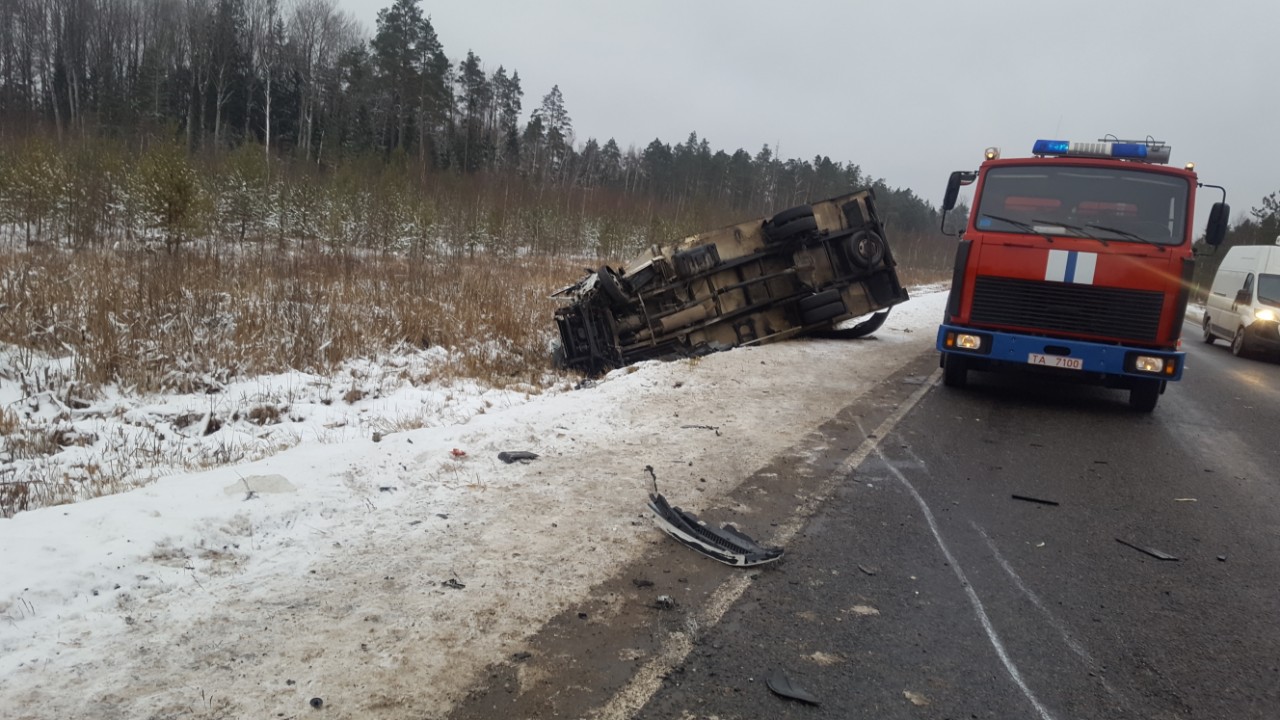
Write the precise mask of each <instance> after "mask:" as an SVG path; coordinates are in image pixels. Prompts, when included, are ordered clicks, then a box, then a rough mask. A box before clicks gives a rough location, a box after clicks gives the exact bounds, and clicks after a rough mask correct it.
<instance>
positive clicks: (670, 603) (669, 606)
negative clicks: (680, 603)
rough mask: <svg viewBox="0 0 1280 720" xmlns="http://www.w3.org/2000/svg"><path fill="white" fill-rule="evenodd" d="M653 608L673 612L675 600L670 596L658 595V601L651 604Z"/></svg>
mask: <svg viewBox="0 0 1280 720" xmlns="http://www.w3.org/2000/svg"><path fill="white" fill-rule="evenodd" d="M653 606H654V607H655V608H657V609H659V610H674V609H675V607H676V600H675V598H673V597H671V596H670V595H659V596H658V599H657V600H655V601H654V602H653Z"/></svg>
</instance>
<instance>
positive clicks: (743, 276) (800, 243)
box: [554, 190, 907, 375]
mask: <svg viewBox="0 0 1280 720" xmlns="http://www.w3.org/2000/svg"><path fill="white" fill-rule="evenodd" d="M895 265H896V264H895V263H894V260H893V254H892V252H890V250H889V246H888V244H887V243H886V242H885V239H884V226H883V224H882V223H881V221H880V218H879V217H878V216H877V215H876V210H875V202H874V196H873V194H872V192H871V191H870V190H863V191H860V192H856V193H853V194H851V195H845V196H841V197H837V198H832V199H830V200H823V201H821V202H815V203H813V204H811V205H802V206H800V207H795V208H791V209H790V210H784V211H783V212H780V213H778V214H777V215H774V216H773V217H771V218H768V219H759V220H752V221H750V222H745V223H741V224H738V225H731V226H729V227H725V228H721V229H719V230H712V231H709V232H704V233H699V234H697V235H693V236H691V237H687V238H685V239H683V240H681V241H680V242H678V243H676V244H675V245H671V246H662V247H658V246H654V247H653V248H651V250H650V251H649V252H648V253H647V254H645V255H644V256H642V257H640V258H637V259H636V260H634V261H633V262H632V263H631V264H629V265H627V266H626V267H625V268H622V269H620V270H615V269H614V268H610V267H608V266H604V267H601V268H600V269H599V270H598V271H596V272H592V273H589V274H588V275H587V276H586V277H584V278H583V279H582V280H581V281H579V282H578V283H576V284H574V285H571V286H569V287H567V288H564V289H563V290H560V291H559V292H557V293H555V297H557V298H562V299H566V300H569V301H571V302H570V304H567V305H565V306H564V307H561V308H560V309H558V310H557V311H556V314H555V317H556V324H557V325H558V326H559V330H560V345H559V347H558V348H557V349H556V351H555V358H554V360H555V364H556V365H557V366H559V367H562V368H568V369H574V370H580V371H582V372H585V373H589V374H593V375H594V374H599V373H602V372H605V371H607V370H609V369H611V368H616V367H621V366H623V365H627V364H630V363H633V362H637V361H640V360H649V359H655V358H671V357H688V356H694V355H704V354H707V353H710V352H714V351H717V350H727V349H729V348H732V347H736V346H740V345H758V344H762V343H767V342H775V341H778V340H784V339H787V338H792V337H797V336H800V335H823V336H828V337H830V336H834V337H844V338H856V337H862V336H864V335H868V334H870V333H872V332H875V330H876V329H878V328H879V327H880V325H881V324H882V323H883V322H884V320H885V316H886V315H887V314H888V308H889V307H890V306H892V305H895V304H897V303H900V302H903V301H904V300H906V299H907V292H906V290H905V289H903V287H902V285H901V283H900V282H899V281H898V275H897V272H896V271H895V270H894V268H895ZM864 315H870V317H868V318H867V319H865V320H863V321H862V322H859V323H857V324H855V325H854V326H853V327H849V328H843V329H836V326H837V325H838V324H840V323H843V322H844V321H846V320H849V319H851V318H858V317H861V316H864Z"/></svg>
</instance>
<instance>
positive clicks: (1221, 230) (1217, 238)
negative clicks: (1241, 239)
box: [1204, 202, 1247, 302]
mask: <svg viewBox="0 0 1280 720" xmlns="http://www.w3.org/2000/svg"><path fill="white" fill-rule="evenodd" d="M1230 218H1231V206H1230V205H1228V204H1226V203H1224V202H1219V203H1214V204H1213V208H1211V209H1210V210H1209V222H1208V223H1207V224H1206V225H1205V228H1204V241H1205V244H1207V245H1213V246H1215V247H1216V246H1218V245H1221V244H1222V241H1223V239H1225V238H1226V237H1227V221H1228V220H1229V219H1230ZM1246 302H1247V301H1246Z"/></svg>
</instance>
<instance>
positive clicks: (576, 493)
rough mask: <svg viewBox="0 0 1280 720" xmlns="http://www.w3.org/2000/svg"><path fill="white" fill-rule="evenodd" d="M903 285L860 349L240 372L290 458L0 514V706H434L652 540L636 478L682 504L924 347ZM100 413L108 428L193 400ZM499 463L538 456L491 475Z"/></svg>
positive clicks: (930, 296) (117, 710)
mask: <svg viewBox="0 0 1280 720" xmlns="http://www.w3.org/2000/svg"><path fill="white" fill-rule="evenodd" d="M912 295H913V299H912V300H910V301H909V302H907V303H906V304H904V305H901V306H898V307H897V308H895V309H894V310H893V312H892V313H891V314H890V317H889V320H888V322H887V323H886V324H885V326H884V327H883V328H882V329H881V330H880V331H879V332H878V333H877V334H876V336H875V337H874V338H871V339H867V340H863V341H856V342H841V341H809V340H801V341H794V342H786V343H779V344H776V345H770V346H765V347H758V348H739V349H735V350H732V351H729V352H725V353H718V354H714V355H711V356H708V357H705V358H701V359H697V360H683V361H675V362H669V363H662V362H648V363H643V364H641V365H638V366H635V367H632V368H625V369H622V370H618V371H615V372H613V373H611V374H609V375H608V376H606V377H604V378H602V379H601V380H600V381H598V382H597V383H594V384H588V385H587V386H585V387H582V388H580V389H573V388H572V387H570V386H569V385H568V383H565V382H563V381H561V383H560V384H559V385H557V386H553V387H549V388H546V389H543V390H542V392H540V393H539V392H530V393H520V392H511V391H506V392H494V391H491V390H486V389H485V388H481V387H478V386H472V385H454V386H450V387H437V386H434V385H427V386H425V387H415V386H413V385H411V384H410V383H407V382H405V383H402V384H400V385H398V386H397V385H396V384H395V383H393V382H390V381H388V380H385V379H384V380H383V381H380V383H379V384H378V390H377V392H376V393H374V395H376V397H371V398H363V399H361V400H360V401H359V402H355V403H352V404H347V403H342V402H332V401H330V402H321V401H320V400H322V399H323V398H312V397H311V394H314V393H315V392H316V391H314V389H311V390H309V389H308V388H309V387H310V384H309V383H308V382H307V381H306V380H305V379H300V376H295V375H287V376H280V377H273V378H260V379H257V380H255V381H253V382H252V383H249V384H247V385H246V386H245V387H244V388H242V389H241V390H242V392H245V393H258V394H260V395H263V396H271V397H289V398H291V399H292V403H291V404H290V407H291V413H290V415H291V416H290V417H287V418H285V419H284V420H283V421H282V422H281V423H279V424H278V425H275V426H272V427H273V428H274V432H277V433H287V434H289V435H290V439H289V441H288V443H287V444H288V445H292V447H290V448H289V449H286V450H283V451H280V452H278V453H276V454H273V455H271V456H270V457H266V458H264V459H260V460H257V461H254V462H247V463H242V464H238V465H233V466H226V467H220V468H217V469H213V470H207V471H204V472H198V473H189V474H181V475H173V476H170V477H166V478H163V479H160V480H158V481H156V482H154V483H153V484H150V485H148V486H146V487H143V488H140V489H135V490H131V491H129V492H124V493H120V494H116V495H112V496H109V497H102V498H97V499H93V500H88V501H84V502H79V503H76V504H72V505H63V506H57V507H50V508H44V509H40V510H33V511H28V512H22V513H19V514H17V515H16V516H15V517H13V518H11V519H8V520H0V557H3V566H2V568H3V569H2V571H0V715H2V716H4V717H16V718H54V717H57V718H78V717H95V718H140V717H155V718H165V717H178V716H183V717H264V718H265V717H277V716H280V717H291V716H294V715H296V714H299V713H302V712H308V711H309V708H308V707H307V703H308V700H309V699H310V698H312V697H320V698H323V700H324V705H325V707H326V708H329V709H332V710H334V711H335V712H337V713H338V714H339V715H341V716H344V717H365V716H377V717H381V718H421V717H434V716H438V715H440V714H442V713H444V712H446V711H447V710H448V708H449V707H450V706H451V705H452V703H454V702H455V701H456V700H458V699H459V698H460V697H461V694H462V692H463V691H464V689H465V688H466V687H467V685H468V684H469V683H470V682H471V681H472V680H473V679H475V677H476V673H477V672H479V671H480V670H482V669H483V668H484V667H485V665H486V664H488V663H493V662H500V661H502V660H504V659H506V658H508V657H509V656H510V655H511V654H512V653H514V652H517V651H519V650H521V649H523V645H522V641H523V639H524V638H526V637H527V636H529V635H531V634H532V633H533V632H535V631H536V629H537V628H538V627H539V626H540V625H541V624H542V623H544V622H545V621H546V620H548V619H549V618H551V617H553V616H554V615H555V614H557V613H559V612H560V611H561V610H563V609H564V608H566V607H568V606H570V605H571V604H572V603H573V601H574V600H575V598H579V597H582V596H584V595H585V594H586V593H587V592H588V590H589V589H590V588H591V587H592V586H593V585H595V584H597V583H599V582H601V581H604V580H606V579H607V578H609V577H610V575H611V574H612V573H613V572H614V571H615V569H616V568H618V567H620V566H621V565H622V564H624V563H626V562H627V561H628V559H629V558H632V557H634V556H636V555H638V554H639V553H640V552H641V551H643V550H644V549H645V548H647V547H649V546H650V545H652V544H654V543H661V542H664V541H666V540H665V536H663V535H662V534H661V533H660V532H659V531H657V530H656V529H655V528H654V527H653V525H652V524H651V523H650V522H649V520H648V518H647V516H646V514H645V512H644V507H645V500H646V492H647V491H648V487H649V485H648V483H649V480H648V476H647V475H646V473H645V472H644V467H645V466H646V465H652V466H653V467H654V468H655V470H656V472H657V474H658V477H659V479H660V481H661V482H662V489H663V491H664V492H667V494H668V495H669V496H672V497H674V498H676V499H677V501H678V502H679V503H680V504H682V505H683V506H684V507H687V508H690V509H692V510H695V511H696V510H697V509H698V508H699V507H702V506H705V505H708V504H711V503H713V502H714V501H715V499H717V498H719V497H722V496H724V495H725V494H726V493H728V492H729V491H731V490H732V489H734V487H736V485H737V484H738V483H739V482H741V481H742V480H743V479H745V478H746V477H748V476H749V475H750V474H751V473H752V472H754V471H755V470H756V469H757V468H759V467H761V466H763V465H764V464H766V462H767V461H768V460H769V459H770V458H771V457H773V456H775V455H776V454H778V453H780V452H782V451H784V450H785V449H786V448H788V447H789V446H792V445H794V444H796V443H797V442H799V441H800V440H801V439H802V438H803V437H804V436H805V435H806V434H807V433H809V432H810V431H812V430H814V429H816V428H817V427H818V426H819V425H820V424H822V423H823V422H824V421H825V420H827V419H829V418H830V417H832V416H833V415H834V414H835V413H836V412H837V411H838V410H840V409H841V408H843V407H845V406H847V405H850V404H853V403H855V402H856V401H857V400H858V398H859V397H860V396H862V395H863V394H864V393H866V392H867V391H868V390H870V389H871V388H872V387H874V386H875V384H876V383H878V382H879V381H881V380H883V379H885V378H886V377H888V376H889V375H890V374H892V373H893V372H894V371H895V370H897V369H898V368H900V367H901V366H902V365H903V364H904V363H906V362H907V361H909V360H910V359H912V358H914V357H916V356H918V355H919V354H920V353H922V352H926V351H927V350H928V349H929V348H930V347H931V346H932V343H933V338H934V332H935V329H936V327H937V322H938V319H939V318H940V317H941V316H942V307H943V304H944V303H945V300H946V293H945V292H942V291H940V289H939V288H936V287H935V288H923V289H921V288H918V289H914V290H913V291H912ZM392 364H394V363H392ZM369 373H370V374H377V373H376V372H375V371H373V370H370V371H369ZM383 375H384V376H385V378H393V377H396V376H397V375H398V373H397V372H395V371H393V370H388V371H387V372H386V373H383ZM340 391H341V392H340ZM333 392H335V393H337V394H339V395H340V394H342V392H345V390H343V389H342V388H337V389H334V391H333ZM309 398H310V399H309ZM312 400H315V402H312ZM112 402H115V403H118V404H119V405H120V410H119V412H113V413H100V415H101V417H100V418H96V420H97V421H98V422H100V423H102V424H103V425H102V427H100V429H99V430H98V432H100V433H103V434H109V433H112V432H126V428H127V427H136V424H137V423H139V422H140V423H142V424H144V425H145V424H146V423H147V422H152V423H155V422H158V421H156V420H155V418H159V417H170V416H172V415H174V414H176V413H178V412H179V410H178V408H180V407H181V406H182V405H183V403H184V402H188V403H199V402H204V403H206V404H207V403H208V402H209V401H208V400H207V399H203V400H202V399H200V398H198V397H193V398H185V399H184V398H174V397H170V398H167V399H165V400H163V401H154V402H152V403H150V404H139V405H134V406H128V402H129V401H128V400H127V399H126V398H124V397H123V396H119V395H117V396H113V398H112ZM344 413H345V414H344ZM113 422H114V423H118V424H119V425H120V427H111V426H110V423H113ZM131 423H133V424H131ZM406 427H414V428H416V429H403V430H402V429H400V428H406ZM709 428H714V430H712V429H709ZM375 432H376V433H377V434H378V441H376V442H375V440H374V433H375ZM215 434H216V433H215ZM188 441H189V442H197V440H195V439H194V438H192V439H189V440H188ZM515 450H525V451H532V452H535V453H537V454H538V455H539V456H540V457H539V458H538V459H537V460H534V461H531V462H527V463H514V464H506V463H503V462H501V461H500V460H498V458H497V455H498V453H499V452H501V451H515ZM758 539H760V540H762V541H766V542H767V541H768V537H767V536H764V535H762V536H761V537H759V538H758Z"/></svg>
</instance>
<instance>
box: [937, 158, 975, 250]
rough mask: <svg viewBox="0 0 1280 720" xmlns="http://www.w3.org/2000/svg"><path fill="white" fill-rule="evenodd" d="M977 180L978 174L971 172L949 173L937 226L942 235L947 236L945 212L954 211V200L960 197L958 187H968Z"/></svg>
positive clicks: (958, 171)
mask: <svg viewBox="0 0 1280 720" xmlns="http://www.w3.org/2000/svg"><path fill="white" fill-rule="evenodd" d="M977 178H978V173H976V172H973V171H972V170H956V171H955V172H953V173H951V177H949V178H947V192H946V194H944V195H943V196H942V220H941V222H939V224H938V230H939V231H941V232H942V234H943V235H946V234H947V211H949V210H954V209H955V207H956V198H957V197H959V196H960V186H961V185H968V184H969V183H971V182H973V181H974V180H976V179H977Z"/></svg>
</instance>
